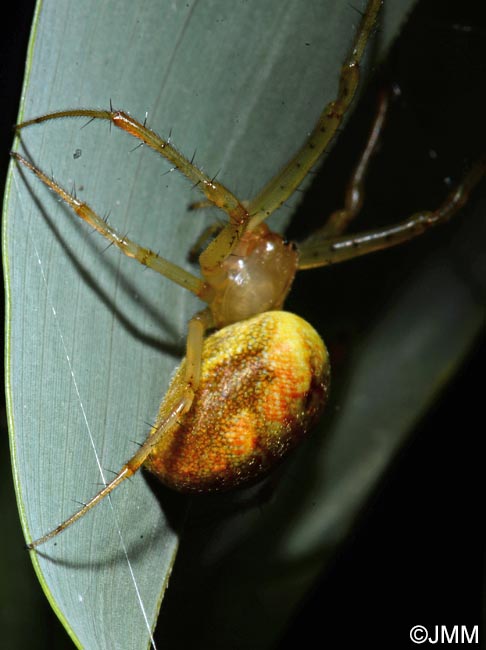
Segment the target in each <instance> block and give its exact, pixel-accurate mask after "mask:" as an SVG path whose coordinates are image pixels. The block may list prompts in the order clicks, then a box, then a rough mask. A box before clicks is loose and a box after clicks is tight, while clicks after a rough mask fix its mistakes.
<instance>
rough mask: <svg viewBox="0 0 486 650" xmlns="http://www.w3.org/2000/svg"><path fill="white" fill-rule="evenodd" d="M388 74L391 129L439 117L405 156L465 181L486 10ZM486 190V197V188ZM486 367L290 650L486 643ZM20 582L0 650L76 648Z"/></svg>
mask: <svg viewBox="0 0 486 650" xmlns="http://www.w3.org/2000/svg"><path fill="white" fill-rule="evenodd" d="M33 5H34V3H33V2H30V1H27V0H22V2H17V3H14V4H13V5H12V6H11V7H10V17H9V19H8V20H4V21H2V25H1V27H0V29H1V37H0V47H1V48H2V52H1V57H0V62H1V63H0V87H1V88H2V100H3V101H2V113H1V119H2V125H1V128H0V164H1V169H0V186H2V187H3V182H4V178H5V173H6V168H7V164H8V151H9V148H10V146H11V142H12V132H11V125H12V124H13V123H14V122H15V117H16V112H17V106H18V102H19V98H20V90H21V83H22V78H23V66H24V60H25V50H26V46H27V39H28V33H29V28H30V23H31V20H32V13H33ZM447 5H450V6H447ZM386 74H387V75H388V77H389V78H390V79H392V80H393V81H394V82H396V83H398V84H399V85H400V88H401V90H402V95H401V98H400V99H399V101H397V102H395V104H396V106H395V107H394V109H393V110H394V111H395V115H396V118H394V120H396V121H397V122H398V123H399V120H400V119H402V120H404V121H406V120H407V111H411V110H422V111H423V112H424V120H425V118H426V116H427V115H428V116H429V118H430V116H432V119H430V131H429V134H428V135H427V136H426V137H424V134H423V133H422V134H421V136H420V140H419V141H418V142H415V143H408V144H409V146H410V148H411V149H413V150H414V152H415V153H414V155H415V156H416V157H417V158H418V159H420V160H421V164H423V165H424V166H425V167H427V166H429V167H430V169H428V171H426V172H424V174H427V173H430V176H431V177H433V176H434V174H435V175H436V176H437V177H439V176H441V175H446V173H447V171H448V167H449V166H450V167H451V168H452V171H451V173H452V175H454V174H456V176H457V174H460V169H461V167H462V168H464V165H465V164H466V163H467V161H468V160H469V161H470V160H472V159H474V157H475V156H476V155H478V154H479V153H480V152H481V150H482V151H483V152H484V150H485V129H486V125H485V119H484V116H485V115H486V110H485V108H486V103H485V92H486V91H485V89H484V86H485V85H486V84H485V79H486V7H485V3H484V1H482V0H481V1H479V0H469V1H464V0H463V1H462V2H461V3H446V2H440V1H439V0H424V1H421V2H419V3H418V7H417V10H416V12H415V13H414V17H413V18H412V21H411V24H410V25H409V27H408V28H407V30H406V32H405V34H404V36H403V38H402V39H400V42H399V46H398V48H397V49H396V50H395V53H394V54H393V55H392V57H391V63H390V68H389V69H388V71H387V72H386ZM431 86H432V87H431ZM425 95H432V96H433V97H434V98H435V103H433V102H431V103H429V104H426V103H425V100H424V99H423V98H424V96H425ZM417 106H418V109H417ZM447 110H449V111H455V112H456V113H457V124H458V127H457V130H456V131H455V132H454V133H450V132H448V133H444V129H443V128H442V129H441V124H440V119H438V118H436V117H435V116H438V115H440V114H442V113H443V112H445V111H447ZM398 128H399V127H398ZM349 137H350V138H352V135H351V136H349ZM391 138H393V136H391ZM396 142H397V141H395V144H394V145H390V146H394V147H395V151H394V152H393V153H394V154H395V156H397V155H398V156H401V155H402V150H401V149H400V147H401V146H402V145H401V144H400V145H397V144H396ZM398 142H399V140H398ZM402 144H403V143H402ZM340 145H341V143H340ZM343 147H344V149H345V148H346V143H345V142H344V143H343ZM430 148H434V149H435V150H436V151H437V152H438V154H439V163H440V166H441V167H440V168H439V169H438V168H437V166H438V163H437V162H432V161H430V158H429V156H428V153H427V152H428V150H429V149H430ZM338 149H339V147H338ZM404 155H407V154H404ZM332 164H333V165H334V167H335V169H336V170H337V171H336V173H339V171H340V167H339V166H340V165H341V164H343V165H344V162H343V163H341V162H340V160H339V158H336V160H335V162H333V163H332ZM413 164H417V163H413ZM446 170H447V171H446ZM480 191H481V192H482V193H483V194H484V192H485V188H484V185H483V187H482V189H481V190H480ZM485 359H486V355H485V337H484V335H483V337H481V338H480V340H478V341H477V344H476V345H475V346H474V349H473V350H472V351H471V353H470V355H469V357H468V359H467V360H466V362H465V364H464V366H463V368H462V370H461V372H460V373H459V374H458V376H457V377H456V378H455V379H454V381H453V382H452V383H451V384H450V385H449V386H448V388H447V389H446V391H445V392H444V394H443V395H442V397H441V399H440V400H439V402H438V403H437V404H436V405H435V407H434V409H433V410H432V412H430V413H429V414H428V416H427V417H426V418H425V419H424V420H423V422H422V423H421V425H420V427H418V429H417V431H416V432H415V434H414V436H413V437H412V439H411V440H410V441H409V443H408V445H407V446H406V448H405V449H403V450H402V452H401V453H400V455H399V457H398V458H397V459H396V461H395V462H394V463H393V465H392V467H390V469H389V472H388V474H387V477H386V478H385V480H384V481H383V482H382V483H381V485H380V488H379V490H377V492H376V493H375V495H374V496H373V498H372V499H371V500H370V502H369V503H368V506H367V508H366V510H365V512H363V514H362V516H361V518H360V521H359V522H358V523H357V525H356V527H355V529H354V531H353V534H352V535H351V536H350V538H348V540H347V541H346V543H345V544H344V546H343V547H342V548H341V550H340V552H339V553H338V555H337V557H336V558H335V560H334V562H333V563H332V566H331V567H330V569H329V570H328V571H327V573H326V575H325V576H323V578H322V580H321V582H320V584H319V585H317V587H316V589H315V592H314V593H313V594H311V596H310V597H309V599H308V601H307V602H306V603H304V605H303V607H302V611H301V612H300V614H299V615H298V617H297V618H296V620H295V621H293V623H292V624H291V625H290V627H289V629H288V632H287V635H286V638H285V640H284V641H282V644H281V646H280V647H281V648H282V649H285V648H293V647H295V646H297V645H301V644H302V643H303V642H306V641H305V639H308V638H309V636H312V635H314V641H313V642H312V643H313V645H314V644H315V645H316V646H317V647H320V646H321V645H322V646H324V645H326V647H328V648H341V647H350V646H351V647H352V646H356V645H358V644H366V645H368V644H370V645H373V647H392V648H401V647H404V648H410V647H414V646H413V644H412V643H411V642H410V641H409V640H408V632H409V629H410V627H411V626H413V625H417V624H422V625H425V626H434V625H448V626H452V625H455V624H457V625H468V626H472V625H479V626H480V640H481V641H483V637H484V626H483V629H481V627H482V622H483V613H482V608H483V596H482V594H483V586H482V585H483V580H484V549H485V544H484V542H485V538H484V530H483V528H484V526H483V521H482V520H483V516H484V493H485V489H484V488H485V480H484V461H483V459H484V455H483V454H482V449H483V445H482V434H483V431H484V415H483V403H482V399H484V379H483V380H482V383H481V378H482V377H483V376H484V363H485ZM1 415H2V421H1V432H2V440H1V445H2V447H1V449H2V454H7V453H8V449H7V440H6V424H5V408H4V406H3V405H2V410H1ZM3 484H4V483H3ZM9 489H10V490H11V493H10V494H6V495H5V494H3V495H2V499H4V500H5V499H7V498H9V499H10V500H11V499H13V498H14V497H13V487H10V488H9ZM3 502H5V501H3ZM5 524H6V525H7V526H15V527H17V528H18V547H15V548H12V547H7V546H6V545H5V544H4V545H3V548H4V554H3V556H2V562H5V563H11V562H12V563H14V562H17V561H23V560H22V557H21V556H22V554H23V553H24V558H25V564H26V565H29V564H30V561H29V559H28V556H27V554H26V553H25V552H24V551H23V549H22V535H21V532H20V524H19V523H18V522H17V520H16V519H12V520H10V519H9V520H7V521H6V522H5ZM9 537H11V535H10V532H9ZM9 554H11V555H10V556H9ZM2 573H3V571H2ZM25 576H27V577H25ZM0 580H2V578H0ZM19 580H22V581H24V582H25V584H23V585H22V589H21V590H19V589H16V590H14V593H15V594H19V593H20V594H22V593H25V597H24V598H21V600H20V601H19V602H10V603H7V602H1V603H0V610H1V611H0V616H1V619H0V620H1V621H2V625H1V628H2V630H1V634H2V637H3V643H2V645H3V646H4V647H9V648H24V647H25V648H27V647H35V648H44V647H45V648H71V647H72V644H71V642H70V641H69V639H68V638H67V635H66V634H65V632H64V630H63V629H62V628H61V626H60V624H59V623H58V622H57V618H56V617H55V616H54V614H52V613H51V610H50V607H49V605H48V604H47V601H46V600H45V598H44V596H43V594H42V592H41V589H40V587H39V586H38V585H37V581H36V579H35V576H34V573H33V571H31V570H30V567H27V570H26V571H25V572H23V573H22V574H20V575H19ZM0 593H2V594H5V593H6V591H5V590H4V589H2V590H1V591H0ZM10 608H15V609H21V610H22V612H23V617H22V619H21V624H20V623H17V624H16V625H17V627H14V626H13V623H12V621H9V620H8V617H7V612H8V611H9V610H10ZM41 632H42V634H41ZM9 635H12V636H9ZM321 640H322V641H321ZM4 643H6V645H4ZM455 647H457V646H455Z"/></svg>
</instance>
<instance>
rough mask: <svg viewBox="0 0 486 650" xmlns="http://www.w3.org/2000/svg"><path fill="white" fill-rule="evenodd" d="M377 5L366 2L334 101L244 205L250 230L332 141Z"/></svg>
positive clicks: (378, 2) (354, 84) (286, 195)
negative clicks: (285, 162)
mask: <svg viewBox="0 0 486 650" xmlns="http://www.w3.org/2000/svg"><path fill="white" fill-rule="evenodd" d="M381 5H382V0H369V1H368V3H367V5H366V9H365V12H364V14H363V17H362V20H361V23H360V26H359V28H358V31H357V33H356V36H355V39H354V42H353V46H352V48H351V53H350V54H349V56H348V58H347V60H346V61H345V63H344V65H343V67H342V69H341V76H340V79H339V89H338V93H337V97H336V99H335V100H334V101H332V102H330V103H329V104H327V106H326V107H325V108H324V110H323V111H322V113H321V115H320V116H319V119H318V120H317V124H316V125H315V127H314V129H313V131H312V133H311V134H310V136H309V138H308V140H307V141H306V142H305V143H304V144H303V145H302V147H301V148H300V149H299V150H298V151H297V153H296V154H295V155H294V156H293V157H292V158H291V159H290V160H289V161H288V163H287V164H286V165H285V166H284V167H283V168H282V169H281V170H280V172H279V173H278V174H277V175H276V176H275V177H274V178H272V179H271V180H270V181H269V183H267V185H265V187H264V188H263V189H262V190H261V191H260V192H259V193H258V194H257V196H256V197H255V198H254V199H252V200H251V201H250V203H249V206H248V212H249V213H250V215H251V221H250V225H249V228H250V229H254V228H255V227H256V226H257V225H258V224H259V223H260V222H262V221H264V220H265V219H266V218H267V217H269V216H270V215H271V214H272V213H273V212H275V210H276V209H277V208H279V207H280V206H281V205H282V204H283V203H284V202H285V201H286V200H287V199H288V198H289V196H290V195H291V194H292V193H293V192H294V191H295V190H296V189H297V187H298V186H299V185H300V184H301V183H302V181H303V180H304V178H305V177H306V175H307V174H308V172H309V171H310V170H311V169H312V167H313V166H314V165H315V164H316V162H317V161H318V159H319V158H320V156H321V155H322V154H323V152H324V151H325V149H326V147H327V146H328V145H329V143H330V142H331V140H332V139H333V138H334V136H335V134H336V131H337V129H338V128H339V126H340V124H341V122H342V120H343V117H344V115H345V113H346V111H347V110H348V108H349V106H350V104H351V102H352V100H353V98H354V95H355V93H356V89H357V87H358V83H359V66H360V62H361V60H362V58H363V53H364V50H365V47H366V43H367V42H368V39H369V37H370V35H371V32H372V31H373V28H374V26H375V23H376V20H377V17H378V13H379V11H380V9H381Z"/></svg>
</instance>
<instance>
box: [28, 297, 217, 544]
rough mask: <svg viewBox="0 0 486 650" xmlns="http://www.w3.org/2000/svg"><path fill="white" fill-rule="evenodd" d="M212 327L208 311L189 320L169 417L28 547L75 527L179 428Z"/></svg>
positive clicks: (158, 424) (195, 388) (191, 400)
mask: <svg viewBox="0 0 486 650" xmlns="http://www.w3.org/2000/svg"><path fill="white" fill-rule="evenodd" d="M210 326H211V313H210V311H209V310H208V309H204V310H203V311H201V312H199V313H198V314H196V315H195V316H193V318H191V320H190V321H189V326H188V335H187V354H186V367H185V388H184V390H183V392H182V395H181V397H180V399H179V401H178V402H177V404H176V405H175V406H174V408H172V410H171V411H170V413H169V415H168V416H167V417H166V418H164V419H163V420H162V421H157V422H156V424H155V425H154V426H153V427H152V429H151V430H150V432H149V434H148V436H147V438H146V439H145V441H144V443H143V444H142V445H141V446H140V448H139V449H138V450H137V451H136V453H135V454H134V455H133V456H132V457H131V458H130V459H129V460H128V461H127V462H126V463H125V464H124V465H123V467H122V468H121V470H120V471H119V472H118V473H117V475H116V476H115V478H114V479H113V480H112V481H110V482H109V483H107V484H106V485H105V487H104V488H103V489H102V490H100V491H99V492H98V493H97V494H95V495H94V497H92V498H91V499H90V500H89V501H88V502H87V503H85V504H84V506H83V507H82V508H80V510H78V511H77V512H75V513H74V514H73V515H71V516H70V517H69V518H68V519H66V520H65V521H63V522H62V523H61V524H59V526H56V528H54V529H53V530H51V531H50V532H48V533H46V534H45V535H43V536H42V537H39V538H38V539H35V540H34V541H32V542H30V543H29V544H27V548H28V549H29V550H32V549H34V548H36V547H37V546H40V545H41V544H44V543H45V542H47V541H49V540H50V539H52V538H53V537H56V536H57V535H59V533H62V532H63V531H64V530H66V528H68V527H69V526H71V525H72V524H74V523H75V522H76V521H78V519H81V517H84V515H85V514H86V513H87V512H89V511H90V510H91V509H92V508H94V507H95V506H96V505H97V504H98V503H99V502H100V501H102V500H103V499H104V498H105V497H107V496H108V495H109V494H110V492H113V490H114V489H115V488H117V487H118V486H119V485H120V484H121V483H123V481H125V480H126V479H127V478H130V477H131V476H133V475H134V474H135V473H136V472H138V470H139V469H140V468H141V467H142V465H143V464H144V462H145V461H146V460H147V457H148V456H149V455H150V453H151V452H152V451H153V449H154V448H155V447H156V446H157V445H158V443H159V442H160V440H161V438H162V437H163V436H165V435H167V434H168V433H169V432H170V430H171V429H172V428H173V427H176V426H178V423H179V420H180V418H182V417H183V416H184V415H185V414H186V413H187V412H188V411H189V409H190V408H191V406H192V403H193V400H194V394H195V392H196V390H197V387H198V385H199V379H200V372H201V356H202V344H203V339H204V333H205V331H206V330H207V329H208V328H209V327H210Z"/></svg>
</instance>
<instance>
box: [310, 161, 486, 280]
mask: <svg viewBox="0 0 486 650" xmlns="http://www.w3.org/2000/svg"><path fill="white" fill-rule="evenodd" d="M485 174H486V159H481V160H480V161H478V162H477V163H476V164H475V165H474V166H473V167H472V168H471V169H470V171H469V173H468V174H467V175H466V176H465V178H464V179H463V180H462V182H461V183H460V184H459V185H458V186H457V187H456V188H455V189H454V190H453V191H452V192H451V193H450V194H449V195H448V196H447V197H446V199H445V200H444V202H443V203H442V204H441V205H440V206H439V207H438V208H437V209H436V210H434V211H424V212H417V213H415V214H413V215H412V216H410V217H409V218H408V219H405V220H404V221H400V222H398V223H395V224H393V225H391V226H385V227H383V228H377V229H376V230H369V231H367V232H363V233H358V234H356V235H344V236H339V237H331V238H318V239H314V238H312V239H308V240H306V241H305V242H304V243H303V244H302V245H299V265H298V268H299V270H302V269H311V268H316V267H319V266H327V265H329V264H336V263H337V262H344V261H345V260H349V259H353V258H354V257H359V256H360V255H366V254H367V253H372V252H374V251H377V250H382V249H385V248H391V247H392V246H396V245H398V244H402V243H404V242H406V241H409V240H410V239H413V238H414V237H418V236H419V235H421V234H423V233H424V232H425V231H426V230H428V229H429V228H431V227H433V226H436V225H438V224H440V223H443V222H445V221H447V220H448V219H450V218H451V217H452V216H454V215H455V214H456V212H458V211H459V210H460V209H461V208H462V207H463V206H464V204H465V203H466V201H467V200H468V198H469V195H470V193H471V192H472V191H473V189H474V188H475V186H476V185H477V184H478V183H479V181H480V180H481V179H482V178H483V176H485Z"/></svg>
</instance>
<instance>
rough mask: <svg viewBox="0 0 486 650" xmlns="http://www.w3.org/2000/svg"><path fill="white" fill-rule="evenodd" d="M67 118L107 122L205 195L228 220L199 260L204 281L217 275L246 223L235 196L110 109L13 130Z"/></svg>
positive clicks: (76, 112) (75, 112) (52, 116)
mask: <svg viewBox="0 0 486 650" xmlns="http://www.w3.org/2000/svg"><path fill="white" fill-rule="evenodd" d="M67 117H87V118H89V119H90V120H108V121H109V122H110V123H112V124H113V125H114V126H116V127H118V128H120V129H121V130H123V131H126V132H127V133H129V134H130V135H132V136H133V137H135V138H137V139H138V140H140V141H141V142H143V143H144V144H146V145H147V146H149V147H150V148H151V149H153V150H154V151H156V152H157V153H159V154H160V155H161V156H163V157H164V158H166V160H168V161H169V162H170V163H171V164H173V165H174V167H175V168H177V169H178V170H179V171H180V172H181V173H182V174H183V175H184V176H185V177H186V178H188V179H189V180H190V181H191V182H192V183H193V184H194V185H195V186H196V187H197V188H198V189H199V190H200V191H201V192H202V193H203V194H204V195H205V197H206V200H207V201H208V202H209V203H210V204H212V205H214V206H216V207H217V208H219V209H221V210H223V211H224V212H226V214H227V215H228V217H229V221H228V223H227V224H226V225H225V227H224V228H222V230H221V231H220V232H219V234H218V235H217V236H216V237H215V239H214V240H213V241H212V242H211V243H210V244H209V245H208V246H207V248H206V249H205V250H204V251H203V252H202V253H201V255H200V257H199V263H200V265H201V271H202V273H203V275H204V276H205V277H208V276H211V274H212V273H216V272H218V270H219V267H220V265H221V263H222V262H224V260H225V259H227V258H228V257H229V255H231V252H232V250H233V248H234V247H235V246H236V244H237V243H238V241H239V240H240V239H241V237H242V235H243V233H244V232H245V230H246V229H247V227H248V223H249V219H250V218H249V214H248V210H247V208H246V207H244V206H243V204H242V203H241V202H240V201H239V200H238V199H237V198H236V196H234V194H233V193H232V192H230V191H229V190H228V189H227V188H226V187H225V186H224V185H223V184H222V183H219V182H218V181H216V180H215V179H214V178H210V177H209V176H207V175H206V174H205V173H204V172H203V171H202V170H200V169H199V168H198V167H196V165H194V164H193V163H192V162H191V161H190V160H188V159H187V158H186V157H185V156H183V155H182V154H181V153H180V152H179V151H178V150H177V149H176V148H175V147H174V146H172V145H171V144H170V143H169V142H168V141H167V140H164V139H163V138H161V137H160V136H159V135H158V134H157V133H155V131H152V129H149V128H148V127H147V126H146V125H145V124H142V123H141V122H139V121H138V120H136V119H134V118H133V117H131V116H130V115H129V114H128V113H125V112H124V111H116V110H113V109H111V108H110V110H109V111H107V110H97V109H89V108H82V109H69V110H65V111H56V112H54V113H46V114H45V115H40V116H38V117H35V118H33V119H31V120H27V121H25V122H21V123H20V124H17V125H16V126H15V129H16V130H17V131H20V130H21V129H25V128H26V127H28V126H32V125H34V124H41V123H42V122H48V121H50V120H57V119H62V118H67Z"/></svg>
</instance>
